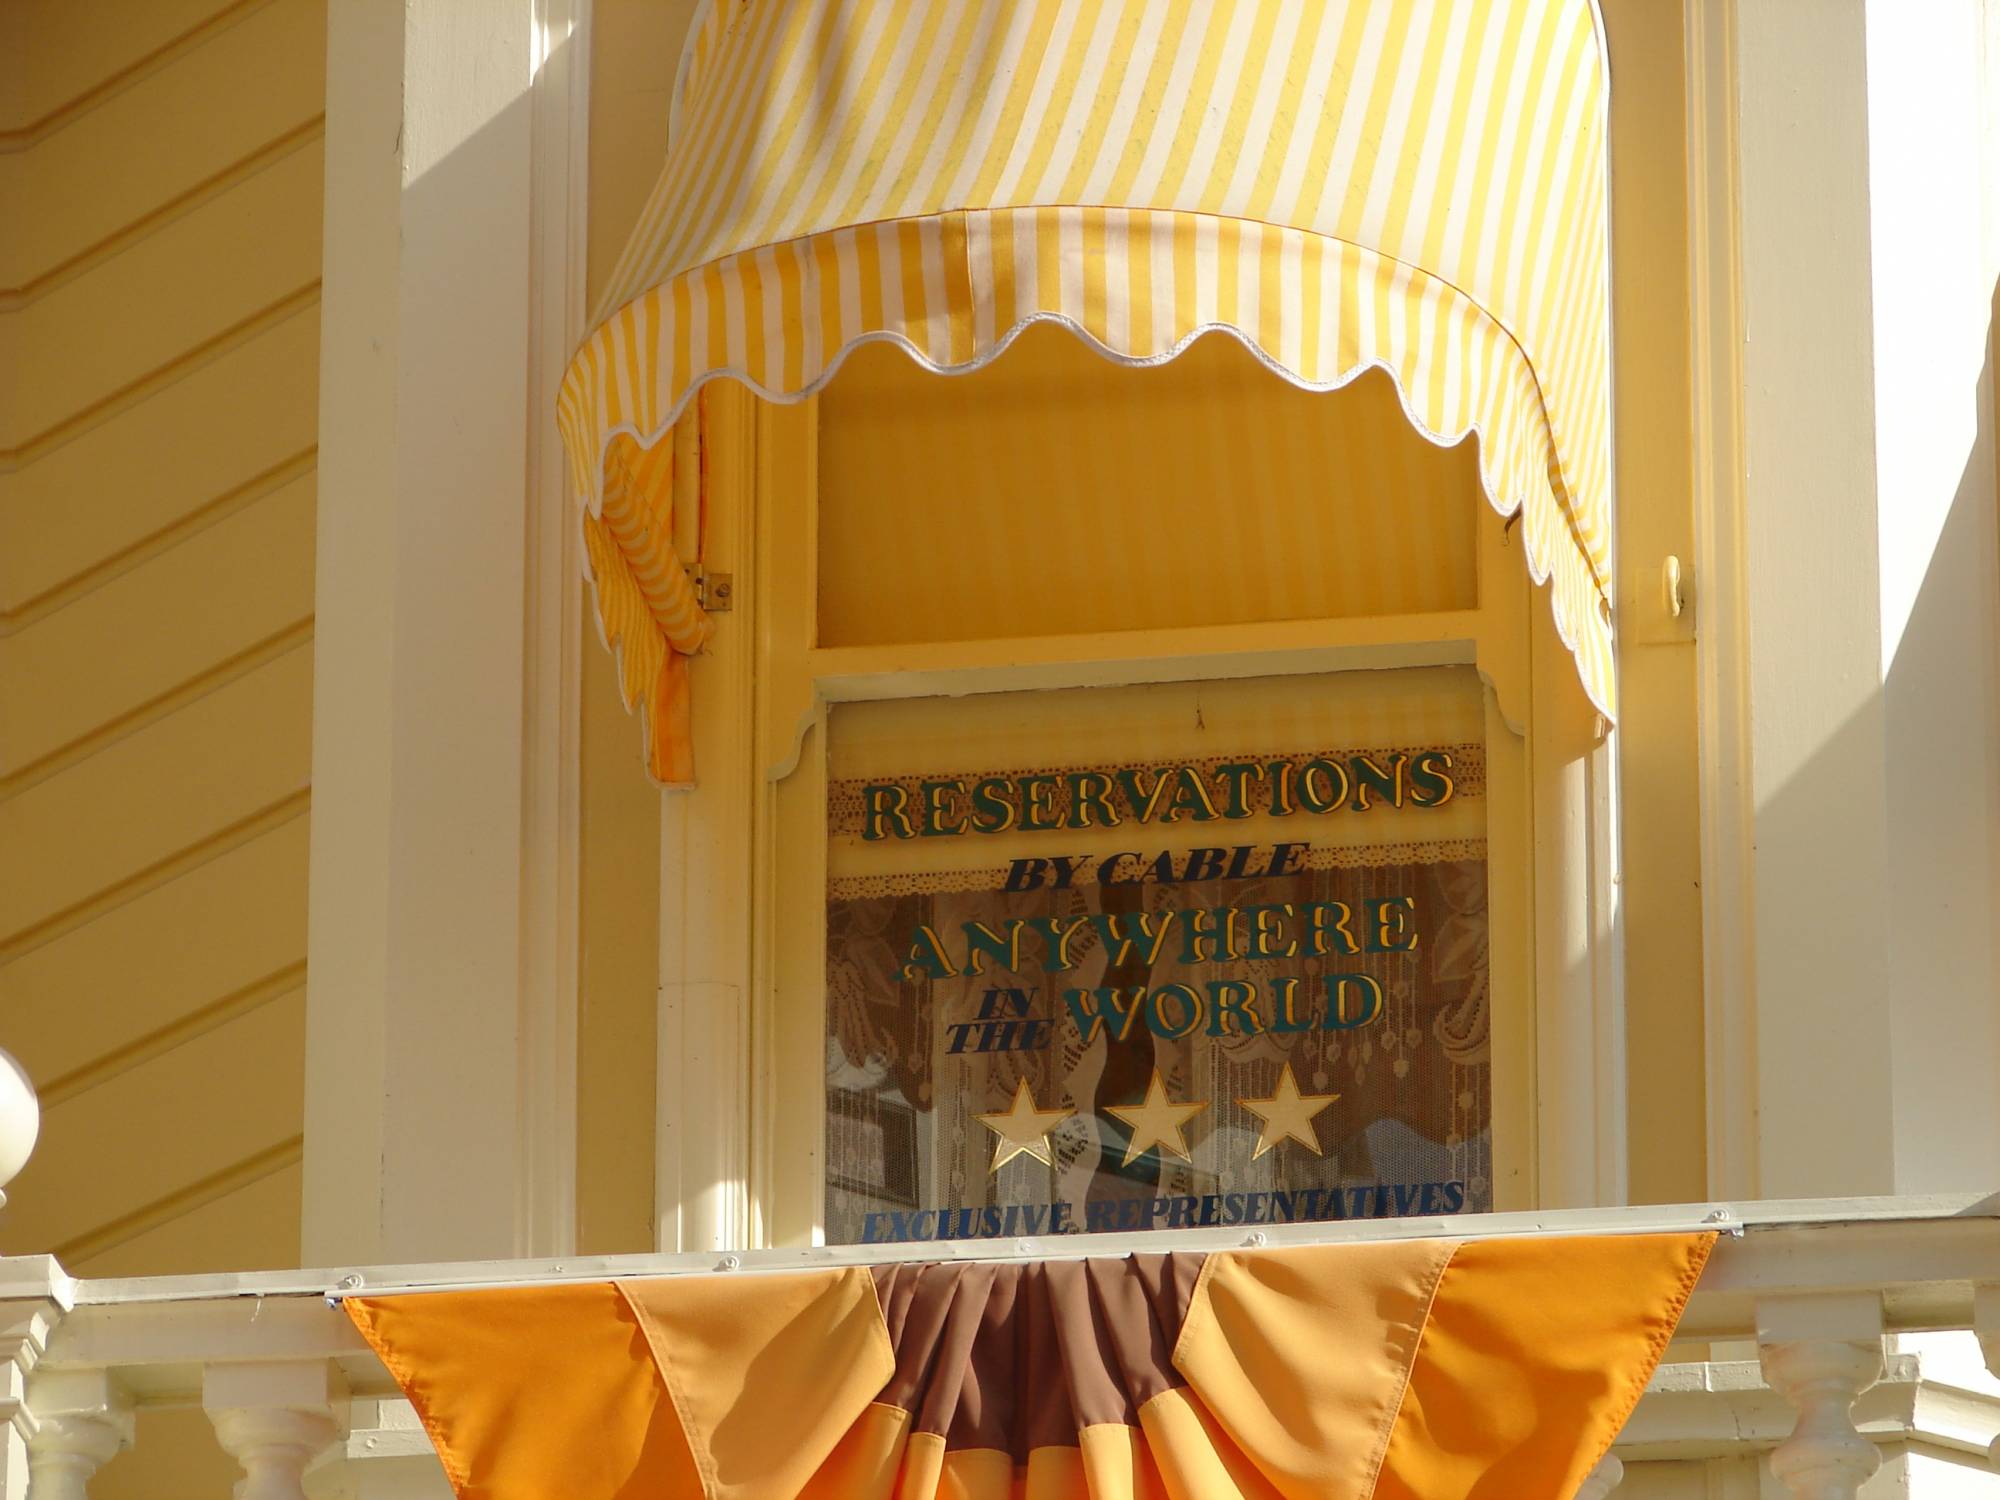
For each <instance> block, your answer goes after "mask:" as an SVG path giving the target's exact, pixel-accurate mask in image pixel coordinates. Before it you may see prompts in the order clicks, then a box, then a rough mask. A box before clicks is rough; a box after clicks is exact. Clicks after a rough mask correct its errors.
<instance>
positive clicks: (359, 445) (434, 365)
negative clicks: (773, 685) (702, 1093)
mask: <svg viewBox="0 0 2000 1500" xmlns="http://www.w3.org/2000/svg"><path fill="white" fill-rule="evenodd" d="M556 8H562V9H564V10H565V12H566V13H567V11H568V9H569V8H570V7H568V6H562V7H557V6H556V4H555V0H483V3H480V4H467V3H464V0H351V3H346V0H344V3H341V4H338V5H335V6H332V7H331V8H330V11H329V26H328V59H327V116H326V167H327V172H326V177H327V191H326V242H325V290H324V299H323V305H324V315H323V333H322V347H321V372H320V380H321V389H320V451H319V535H318V548H319V551H318V579H317V589H318V621H317V627H316V643H315V659H314V709H313V837H312V870H311V896H310V901H311V907H310V932H309V954H308V957H309V974H310V978H309V980H308V990H307V1053H306V1147H305V1178H306V1180H305V1194H304V1199H305V1219H304V1226H303V1246H304V1255H305V1258H306V1260H307V1261H308V1263H316V1264H329V1263H332V1264H340V1263H347V1264H353V1263H360V1262H383V1261H395V1260H425V1259H451V1258H467V1257H482V1256H502V1255H511V1254H526V1253H551V1252H560V1251H562V1250H563V1249H565V1248H566V1245H565V1239H566V1236H567V1234H568V1233H569V1230H570V1221H571V1220H572V1219H573V1217H574V1216H573V1211H572V1210H571V1207H570V1204H569V1201H568V1199H567V1196H566V1191H565V1190H566V1186H567V1183H568V1179H569V1176H570V1168H571V1164H570V1162H569V1161H568V1160H567V1153H566V1151H565V1149H564V1145H565V1135H564V1132H565V1130H566V1129H568V1128H569V1126H570V1122H571V1121H572V1119H573V1110H572V1109H570V1108H569V1107H568V1103H567V1099H568V1095H567V1092H566V1091H567V1090H568V1089H569V1088H571V1087H572V1086H573V1080H572V1079H571V1077H570V1076H569V1075H570V1073H572V1072H573V1069H566V1068H565V1066H564V1060H565V1057H566V1056H567V1055H568V1054H567V1051H566V1048H567V1046H568V1045H571V1043H570V1042H569V1041H568V1038H569V1037H570V1036H571V1035H572V1034H573V1033H572V1029H571V1028H572V1009H571V1008H573V1001H574V988H573V975H574V961H573V958H571V959H569V960H568V961H567V963H566V961H565V959H564V956H563V953H562V935H563V932H564V930H565V929H564V928H563V914H562V912H561V910H560V907H561V903H562V902H563V901H564V900H565V899H567V900H568V901H570V902H571V903H572V906H573V900H574V889H573V888H574V882H573V881H569V882H564V881H563V880H561V879H559V878H556V876H555V875H554V874H553V873H552V871H553V867H554V865H555V862H556V861H557V860H558V859H559V858H560V857H561V850H560V848H559V844H560V839H559V836H558V834H559V829H558V825H559V824H560V821H561V819H562V817H563V815H564V807H565V804H564V802H563V797H562V789H563V787H564V785H565V784H566V783H565V782H564V779H563V778H564V774H565V773H564V771H563V767H564V765H565V764H566V763H567V764H571V765H573V762H574V754H573V749H574V746H573V738H572V742H571V743H570V744H569V746H568V751H567V752H566V751H565V744H564V739H563V735H562V715H563V713H564V711H565V700H564V691H565V683H564V682H563V680H562V676H563V673H564V671H565V670H567V669H566V668H565V665H564V654H563V652H562V650H561V649H560V648H558V649H556V650H554V651H553V652H552V651H550V650H549V649H546V648H547V647H548V646H549V644H550V642H551V641H552V640H557V639H559V637H560V632H561V630H562V628H563V622H562V620H561V619H560V618H557V617H559V616H561V615H562V613H563V612H564V610H565V609H568V612H569V613H570V614H572V615H573V614H574V613H575V611H574V609H573V608H569V606H568V605H567V604H566V603H564V602H563V601H564V600H565V599H566V598H571V599H573V597H574V596H573V594H572V595H564V594H563V592H562V589H561V586H560V585H559V584H557V585H554V586H552V585H551V579H552V578H553V577H554V575H553V574H551V573H549V572H548V571H547V567H548V565H549V564H550V561H551V559H550V558H549V557H548V556H547V555H546V553H547V552H548V550H549V549H550V548H554V549H555V550H556V551H558V552H560V550H561V547H562V545H563V544H562V542H561V537H563V536H566V535H567V534H568V533H567V532H566V531H565V530H563V529H561V528H549V527H545V526H543V525H542V524H540V523H541V521H542V515H543V508H544V507H546V506H553V505H559V504H560V503H561V500H560V496H551V495H549V494H548V493H546V491H547V489H548V480H549V476H550V475H551V474H559V473H560V470H559V467H558V466H555V465H553V464H552V463H551V462H549V453H548V442H549V441H550V437H551V435H550V433H549V432H548V431H546V430H545V429H549V428H552V426H553V414H552V412H553V396H552V386H551V384H550V382H549V379H548V372H549V371H550V370H551V369H552V368H559V367H560V363H561V361H562V359H563V357H564V356H565V355H566V354H567V352H568V349H567V340H568V336H569V330H568V328H567V327H566V326H563V327H555V328H551V327H550V326H549V324H548V319H549V315H550V308H549V306H547V305H545V304H544V302H542V301H539V300H538V299H537V298H536V297H535V296H534V295H533V292H534V289H535V287H536V286H537V285H538V284H539V283H540V282H541V280H542V278H545V277H548V276H555V277H562V276H564V275H565V274H566V269H567V268H566V266H565V265H564V264H562V263H561V261H562V253H561V251H562V245H563V243H564V242H563V241H562V240H561V239H560V238H558V239H557V241H556V244H555V246H554V249H555V251H556V254H555V256H554V258H555V259H556V260H557V262H558V263H557V264H555V265H553V266H550V265H549V264H548V262H549V260H550V259H551V246H550V244H549V243H547V241H546V240H545V239H543V238H540V237H538V236H537V233H536V231H537V229H538V227H539V226H540V220H538V217H537V215H538V205H540V209H541V210H543V211H546V212H549V213H555V214H557V215H559V216H560V215H565V214H567V213H569V211H570V205H569V200H568V194H567V191H566V187H565V183H564V182H563V181H562V180H560V179H561V178H562V168H563V163H564V162H565V161H566V160H567V159H568V158H567V156H566V155H565V154H564V153H563V152H560V151H558V152H553V153H551V152H548V151H547V150H546V149H545V150H544V153H543V156H542V158H541V161H540V163H539V166H538V161H537V157H536V148H537V144H538V135H537V123H538V120H540V116H538V115H537V111H536V101H535V98H534V89H535V87H536V86H537V85H536V83H535V80H536V78H537V70H538V67H542V68H543V71H544V72H546V67H547V65H552V64H556V63H559V64H560V66H562V67H563V68H564V69H570V68H572V67H573V68H579V69H580V68H581V67H582V66H583V64H582V60H581V58H580V57H577V56H575V55H574V54H575V53H576V52H578V51H580V50H581V49H580V48H574V47H569V46H565V45H563V44H562V43H563V39H562V37H561V36H560V34H558V32H559V30H560V28H558V29H557V31H552V30H551V12H552V10H553V9H556ZM567 24H568V23H567V22H566V21H565V22H564V26H565V27H566V26H567ZM552 42H553V43H555V44H556V46H555V55H552V56H551V57H549V58H547V59H545V58H544V53H545V52H546V51H548V49H549V47H550V44H551V43H552ZM581 76H582V75H581V74H580V73H579V74H577V77H578V78H579V79H580V78H581ZM568 122H569V114H568V113H567V112H565V113H564V114H563V116H562V118H561V119H560V120H559V122H558V123H559V124H561V125H562V126H563V127H564V128H567V125H568ZM541 123H544V124H546V121H542V122H541ZM544 134H545V133H544ZM540 144H541V145H542V146H543V147H544V148H546V146H547V145H548V142H547V140H546V139H542V140H541V141H540ZM551 163H553V169H551ZM551 178H554V179H557V180H554V181H551ZM578 269H579V274H580V267H579V268H578ZM563 307H564V304H563V302H562V300H561V299H557V300H556V303H555V312H556V315H557V320H558V321H559V322H560V321H561V314H562V312H563ZM538 318H539V319H541V321H539V322H538V321H537V319H538ZM567 707H568V709H569V711H570V713H571V718H572V719H573V702H570V703H569V704H568V705H567ZM569 806H570V811H571V813H572V816H573V798H572V799H571V803H570V804H569ZM571 853H572V855H573V850H572V851H571ZM568 930H570V931H573V926H572V927H571V928H570V929H568Z"/></svg>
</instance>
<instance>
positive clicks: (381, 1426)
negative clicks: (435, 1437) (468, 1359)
mask: <svg viewBox="0 0 2000 1500" xmlns="http://www.w3.org/2000/svg"><path fill="white" fill-rule="evenodd" d="M351 1424H352V1425H351V1427H350V1429H349V1431H348V1433H347V1434H346V1436H345V1437H343V1438H342V1439H341V1440H340V1442H339V1443H338V1444H337V1445H335V1447H334V1448H333V1449H332V1450H331V1451H330V1452H329V1453H327V1454H326V1455H325V1457H324V1459H323V1461H322V1462H321V1463H319V1464H318V1465H316V1466H315V1467H314V1468H312V1469H311V1470H309V1471H308V1472H307V1474H306V1494H307V1495H308V1496H310V1497H311V1500H452V1496H451V1481H450V1480H449V1479H447V1478H446V1477H445V1472H444V1465H443V1464H441V1463H440V1462H438V1456H437V1452H436V1450H435V1449H433V1448H432V1447H431V1440H430V1438H429V1437H428V1436H426V1435H425V1432H424V1427H423V1423H421V1422H420V1421H418V1420H417V1414H416V1413H415V1412H414V1411H412V1410H411V1409H410V1403H409V1402H407V1401H403V1400H386V1401H356V1402H354V1403H353V1406H352V1417H351Z"/></svg>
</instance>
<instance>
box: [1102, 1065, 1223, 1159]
mask: <svg viewBox="0 0 2000 1500" xmlns="http://www.w3.org/2000/svg"><path fill="white" fill-rule="evenodd" d="M1104 1107H1105V1108H1106V1109H1108V1110H1110V1111H1111V1113H1112V1114H1114V1115H1116V1116H1118V1118H1119V1119H1121V1120H1123V1121H1124V1122H1125V1123H1126V1124H1127V1125H1130V1126H1131V1127H1132V1139H1131V1140H1130V1141H1129V1142H1127V1144H1126V1146H1125V1161H1124V1163H1123V1165H1125V1166H1128V1167H1129V1166H1131V1165H1132V1163H1133V1162H1134V1161H1136V1160H1138V1158H1139V1157H1141V1156H1143V1155H1144V1154H1145V1153H1146V1152H1147V1151H1149V1150H1151V1149H1152V1148H1153V1147H1154V1146H1158V1147H1160V1148H1162V1149H1163V1150H1166V1151H1171V1152H1173V1153H1174V1155H1176V1156H1178V1157H1179V1158H1180V1159H1181V1160H1182V1161H1188V1160H1190V1159H1191V1158H1190V1157H1189V1156H1188V1146H1187V1138H1186V1137H1185V1136H1183V1135H1182V1134H1181V1126H1183V1125H1185V1124H1187V1122H1188V1121H1189V1120H1192V1119H1193V1118H1194V1117H1195V1116H1196V1115H1198V1114H1200V1113H1201V1112H1202V1111H1203V1110H1205V1109H1207V1108H1208V1105H1207V1104H1206V1103H1200V1104H1171V1103H1169V1102H1168V1101H1167V1085H1166V1080H1164V1079H1163V1078H1161V1077H1160V1070H1159V1069H1158V1068H1155V1069H1153V1081H1152V1082H1151V1083H1149V1084H1147V1085H1146V1102H1145V1103H1144V1104H1107V1105H1105V1106H1104Z"/></svg>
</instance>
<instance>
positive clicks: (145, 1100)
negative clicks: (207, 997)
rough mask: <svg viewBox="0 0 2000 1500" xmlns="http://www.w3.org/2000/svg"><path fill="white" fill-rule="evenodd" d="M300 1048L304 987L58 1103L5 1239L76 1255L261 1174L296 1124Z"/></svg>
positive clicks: (13, 1202)
mask: <svg viewBox="0 0 2000 1500" xmlns="http://www.w3.org/2000/svg"><path fill="white" fill-rule="evenodd" d="M304 1057H305V991H304V989H303V988H301V989H297V990H294V991H291V992H290V993H289V994H286V995H283V996H280V997H278V998H277V999H274V1000H272V1001H271V1002H270V1003H269V1004H267V1005H264V1006H262V1007H260V1008H258V1009H257V1010H255V1011H253V1012H251V1013H250V1014H249V1015H246V1016H241V1017H238V1018H237V1019H236V1020H234V1021H232V1022H230V1024H229V1025H227V1026H223V1027H219V1028H218V1029H216V1030H214V1031H211V1032H208V1033H206V1034H204V1035H202V1036H199V1037H196V1038H195V1039H193V1040H192V1041H190V1042H188V1043H187V1044H186V1045H184V1046H181V1047H176V1048H175V1049H174V1050H173V1051H171V1052H169V1053H167V1054H165V1055H164V1056H162V1057H157V1058H153V1059H150V1060H148V1061H147V1062H146V1063H144V1064H142V1065H141V1066H139V1067H136V1068H132V1069H130V1070H128V1071H126V1072H123V1073H120V1074H118V1075H117V1076H116V1077H115V1078H112V1079H110V1080H108V1081H106V1082H105V1083H103V1084H102V1085H100V1086H99V1087H97V1088H94V1089H90V1090H88V1091H87V1092H85V1093H83V1094H81V1095H79V1096H77V1097H76V1098H74V1099H71V1100H68V1101H66V1102H65V1103H62V1104H59V1105H56V1106H55V1107H54V1108H52V1109H50V1110H48V1111H47V1112H46V1114H45V1115H44V1116H43V1119H42V1138H41V1143H40V1144H39V1145H38V1146H37V1147H36V1149H35V1156H34V1159H33V1160H32V1161H31V1162H29V1164H28V1166H27V1169H26V1170H25V1171H23V1172H22V1173H21V1175H20V1177H19V1178H17V1179H16V1181H15V1182H14V1183H13V1184H11V1185H10V1186H9V1188H8V1191H7V1216H6V1218H5V1219H4V1220H0V1245H4V1246H5V1247H6V1248H7V1249H8V1250H9V1251H16V1250H30V1249H33V1250H40V1249H48V1248H53V1249H55V1250H56V1251H57V1253H58V1254H62V1255H64V1256H66V1258H69V1259H74V1260H78V1261H81V1260H83V1259H86V1258H88V1257H89V1256H90V1255H91V1254H92V1253H93V1251H94V1250H96V1249H98V1248H100V1247H102V1248H109V1244H108V1243H107V1242H108V1241H110V1240H111V1239H113V1238H114V1237H116V1236H117V1235H118V1234H120V1233H121V1232H122V1231H127V1230H129V1231H130V1232H131V1233H134V1234H136V1233H137V1232H139V1230H140V1229H141V1228H150V1227H152V1225H154V1224H156V1223H164V1222H166V1221H167V1220H169V1219H171V1218H174V1217H178V1216H179V1215H180V1214H181V1213H185V1212H188V1211H190V1210H191V1209H193V1208H195V1207H197V1206H199V1205H200V1204H201V1203H203V1202H208V1201H212V1200H213V1199H215V1198H219V1197H221V1196H222V1195H223V1193H225V1192H229V1191H233V1190H234V1189H235V1188H236V1187H237V1186H240V1185H241V1184H240V1183H238V1182H237V1181H236V1180H235V1179H234V1175H233V1174H235V1173H237V1172H244V1173H246V1174H250V1173H254V1174H255V1175H256V1176H262V1175H265V1174H264V1173H263V1172H261V1171H259V1170H258V1164H257V1159H258V1158H260V1157H265V1156H268V1155H269V1154H271V1153H274V1152H276V1151H279V1150H281V1149H282V1148H283V1147H284V1146H285V1145H286V1143H287V1142H289V1141H292V1140H294V1139H295V1138H296V1137H297V1136H298V1134H299V1132H300V1130H301V1129H302V1127H303V1121H304V1097H305V1089H304V1085H303V1080H302V1072H303V1068H304ZM253 1180H254V1179H253ZM114 1226H115V1228H114Z"/></svg>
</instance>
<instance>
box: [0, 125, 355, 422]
mask: <svg viewBox="0 0 2000 1500" xmlns="http://www.w3.org/2000/svg"><path fill="white" fill-rule="evenodd" d="M321 177H322V172H321V163H320V159H319V154H318V153H317V152H310V151H302V152H297V153H294V154H293V155H291V156H288V157H286V158H285V159H284V160H282V161H279V162H275V163H273V164H272V165H271V166H270V167H269V168H267V169H266V170H264V171H262V172H259V173H258V174H257V175H256V176H254V177H252V178H250V179H249V180H248V181H247V182H244V183H241V184H239V185H238V186H237V187H235V188H233V189H232V190H231V191H229V192H227V193H224V194H223V195H222V196H220V197H219V198H215V199H213V200H211V201H209V202H207V203H204V204H203V205H202V206H201V207H200V208H199V209H197V210H195V211H194V212H193V213H191V214H189V215H187V216H186V217H185V218H181V219H176V220H174V221H173V222H172V223H169V224H165V225H162V226H161V227H160V229H159V231H158V233H156V234H154V235H152V236H150V237H148V238H147V239H145V240H143V241H141V242H140V243H139V244H138V245H135V246H133V247H132V248H131V249H130V250H128V251H126V252H125V253H124V254H122V255H119V256H116V257H114V258H112V259H111V260H109V261H107V262H105V263H104V264H103V265H100V266H97V267H94V268H93V269H92V270H91V271H90V272H89V274H87V275H84V276H80V277H78V278H76V279H75V280H74V281H68V282H65V283H64V284H63V285H61V286H59V287H57V288H56V289H55V290H54V291H52V292H50V293H49V294H48V295H47V296H45V297H39V298H37V299H35V300H34V301H32V302H30V303H28V304H27V305H26V306H25V307H22V308H20V309H18V310H17V311H16V312H14V313H13V314H12V315H10V316H9V317H8V318H6V319H4V320H0V365H5V366H9V367H11V368H13V369H15V370H33V371H34V372H35V378H34V379H33V380H31V381H21V382H18V383H17V385H16V391H15V396H14V398H13V399H12V400H10V401H9V403H8V407H9V409H8V410H6V411H4V412H0V445H4V446H5V447H7V448H19V447H21V446H23V445H24V444H28V443H30V442H32V441H33V440H34V439H35V438H37V437H39V436H43V435H45V434H48V433H50V432H51V431H53V430H56V429H59V428H62V427H64V426H65V425H67V424H70V423H73V422H75V421H76V420H77V419H79V418H80V417H83V416H85V415H86V414H88V413H89V412H90V411H91V410H92V409H93V408H94V407H96V406H98V405H99V404H101V403H103V402H105V401H107V400H109V399H110V398H112V397H113V396H115V395H117V394H118V392H119V391H120V390H121V389H122V388H124V387H126V386H128V385H130V384H132V383H133V382H135V381H138V380H140V379H142V378H144V377H146V376H149V375H153V374H155V373H156V372H158V371H160V370H162V369H165V368H167V367H170V366H172V365H173V364H175V363H176V362H177V361H179V360H181V359H184V358H185V357H186V356H187V353H188V350H189V348H190V346H192V345H196V344H199V343H201V342H202V341H204V340H208V339H212V338H214V337H215V336H216V335H218V334H221V333H223V332H224V331H225V330H227V329H229V328H230V327H232V326H234V325H236V324H238V323H240V322H242V321H244V320H246V319H249V318H251V317H254V316H255V315H257V314H258V313H260V312H262V311H264V310H265V309H268V308H271V307H273V306H275V305H276V304H278V303H280V302H282V301H283V300H284V299H285V298H287V297H289V296H292V295H294V294H296V293H298V292H299V291H300V290H301V288H305V287H309V286H311V285H313V284H315V283H316V281H317V279H318V276H319V259H320V199H321Z"/></svg>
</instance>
